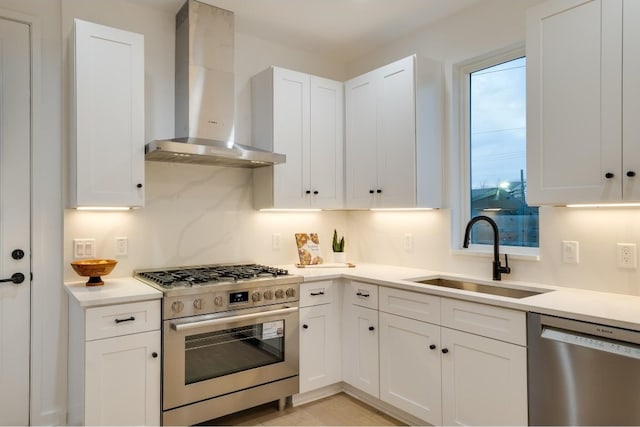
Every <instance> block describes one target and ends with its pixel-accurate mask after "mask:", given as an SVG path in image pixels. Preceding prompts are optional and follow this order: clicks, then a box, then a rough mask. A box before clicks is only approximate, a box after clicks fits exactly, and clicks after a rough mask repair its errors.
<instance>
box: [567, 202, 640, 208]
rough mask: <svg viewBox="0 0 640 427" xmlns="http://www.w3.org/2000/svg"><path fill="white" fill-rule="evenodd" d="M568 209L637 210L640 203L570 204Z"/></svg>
mask: <svg viewBox="0 0 640 427" xmlns="http://www.w3.org/2000/svg"><path fill="white" fill-rule="evenodd" d="M566 206H567V207H568V208H637V207H640V203H597V204H588V203H582V204H570V205H566Z"/></svg>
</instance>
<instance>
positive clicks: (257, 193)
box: [251, 67, 344, 209]
mask: <svg viewBox="0 0 640 427" xmlns="http://www.w3.org/2000/svg"><path fill="white" fill-rule="evenodd" d="M251 89H252V109H253V111H252V123H253V141H254V145H255V146H256V147H258V148H262V149H265V150H269V151H275V152H278V153H283V154H285V155H286V156H287V160H286V163H284V164H279V165H275V166H271V167H263V168H258V169H255V170H254V207H255V208H256V209H265V208H286V209H300V208H322V209H337V208H341V207H343V187H344V179H343V175H344V172H343V169H344V164H343V157H344V155H343V150H344V145H343V144H344V142H343V141H344V130H343V128H344V125H343V123H344V117H343V116H344V89H343V84H342V83H341V82H337V81H333V80H328V79H324V78H321V77H316V76H311V75H309V74H304V73H300V72H297V71H291V70H286V69H284V68H278V67H271V68H269V69H267V70H265V71H263V72H262V73H260V74H258V75H256V76H254V77H253V79H252V81H251Z"/></svg>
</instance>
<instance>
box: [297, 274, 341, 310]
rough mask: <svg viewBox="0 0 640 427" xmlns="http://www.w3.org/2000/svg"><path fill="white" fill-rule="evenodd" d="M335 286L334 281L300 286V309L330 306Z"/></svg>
mask: <svg viewBox="0 0 640 427" xmlns="http://www.w3.org/2000/svg"><path fill="white" fill-rule="evenodd" d="M333 293H334V284H333V281H332V280H322V281H319V282H311V283H302V284H301V285H300V307H309V306H312V305H320V304H329V303H331V302H333Z"/></svg>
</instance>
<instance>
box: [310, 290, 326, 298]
mask: <svg viewBox="0 0 640 427" xmlns="http://www.w3.org/2000/svg"><path fill="white" fill-rule="evenodd" d="M310 295H311V296H312V297H315V296H318V295H324V291H318V292H311V294H310Z"/></svg>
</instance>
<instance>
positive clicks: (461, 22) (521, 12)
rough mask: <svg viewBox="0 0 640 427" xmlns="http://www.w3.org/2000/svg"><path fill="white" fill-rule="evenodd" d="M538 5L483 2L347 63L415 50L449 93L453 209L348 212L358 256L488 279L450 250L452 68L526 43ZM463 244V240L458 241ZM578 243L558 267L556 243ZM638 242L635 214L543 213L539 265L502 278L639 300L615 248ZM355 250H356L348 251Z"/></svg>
mask: <svg viewBox="0 0 640 427" xmlns="http://www.w3.org/2000/svg"><path fill="white" fill-rule="evenodd" d="M536 3H539V0H518V1H513V0H483V1H482V2H479V3H478V4H477V5H476V6H475V7H472V8H469V9H467V10H465V11H462V12H461V13H459V14H457V15H454V16H452V17H450V18H448V19H445V20H443V21H441V22H439V23H438V24H437V25H435V26H432V27H430V28H426V29H423V30H422V31H418V32H416V33H414V34H411V35H409V36H407V37H405V38H403V39H400V40H398V41H396V42H394V43H392V44H389V45H387V46H386V47H385V48H384V49H380V50H379V51H378V52H376V53H374V54H372V55H369V56H367V57H364V58H360V59H358V60H357V61H354V62H352V63H349V64H348V66H347V72H348V75H349V76H355V75H358V74H359V73H362V72H365V71H367V70H369V69H371V68H375V67H378V66H380V65H382V64H385V63H388V62H390V61H393V60H395V59H398V58H402V57H404V56H406V55H409V54H412V53H417V54H420V55H424V56H427V57H431V58H434V59H437V60H440V61H442V63H443V65H444V67H443V68H444V73H445V82H446V92H447V100H446V101H447V109H446V111H447V123H446V129H447V131H448V136H447V138H446V145H447V149H446V150H445V151H446V153H447V156H446V160H445V161H446V165H447V173H446V177H447V179H446V181H447V192H446V193H447V195H448V198H449V203H448V206H449V207H451V209H443V210H440V211H432V212H420V213H415V212H414V213H381V212H377V213H371V212H350V213H348V224H347V227H348V230H349V238H350V240H351V242H355V245H354V244H353V243H352V245H354V246H355V248H356V249H357V251H356V253H355V254H354V256H356V257H357V258H358V259H362V260H366V261H373V262H382V263H390V264H399V265H405V266H413V267H424V268H429V269H433V270H438V271H445V272H454V273H460V274H471V275H478V276H480V277H484V278H490V277H491V258H490V257H489V256H469V255H462V254H459V252H456V253H454V252H452V250H457V249H459V248H460V245H461V243H462V242H461V239H459V238H458V239H455V241H454V239H453V238H452V231H451V230H452V224H457V223H458V220H457V215H458V211H457V210H456V209H457V205H456V204H457V201H456V197H458V195H459V191H458V189H457V187H456V186H457V185H458V182H459V181H460V171H459V166H458V165H459V160H458V155H459V154H458V153H459V144H460V142H459V140H458V136H457V133H456V130H457V128H456V127H457V122H456V120H455V105H454V104H453V103H452V99H453V96H454V95H453V93H455V92H454V84H455V81H454V78H453V70H454V68H455V65H456V64H458V63H461V62H465V61H468V60H469V59H472V58H475V57H480V56H483V55H485V54H487V53H490V52H493V51H497V50H501V49H504V48H507V47H510V46H514V45H517V44H519V43H524V39H525V11H526V8H527V7H530V6H531V5H533V4H536ZM405 233H411V234H413V236H414V239H415V243H414V249H413V250H412V251H410V252H407V251H405V250H404V249H403V239H404V235H405ZM458 240H460V241H458ZM563 240H575V241H578V242H579V244H580V263H579V264H577V265H575V264H564V263H562V262H561V242H562V241H563ZM618 242H624V243H640V212H638V210H637V209H630V208H627V209H622V208H618V209H613V208H611V209H609V208H608V209H590V210H571V209H569V208H551V207H545V208H541V209H540V260H539V261H534V260H522V259H510V266H511V268H512V273H511V274H510V275H508V276H504V279H509V280H518V281H526V282H533V283H535V282H538V283H546V284H553V285H559V286H568V287H576V288H583V289H592V290H599V291H609V292H616V293H623V294H630V295H640V270H638V269H635V270H628V269H621V268H618V267H616V263H615V254H616V252H615V250H616V247H615V245H616V243H618ZM352 247H353V246H352Z"/></svg>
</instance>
